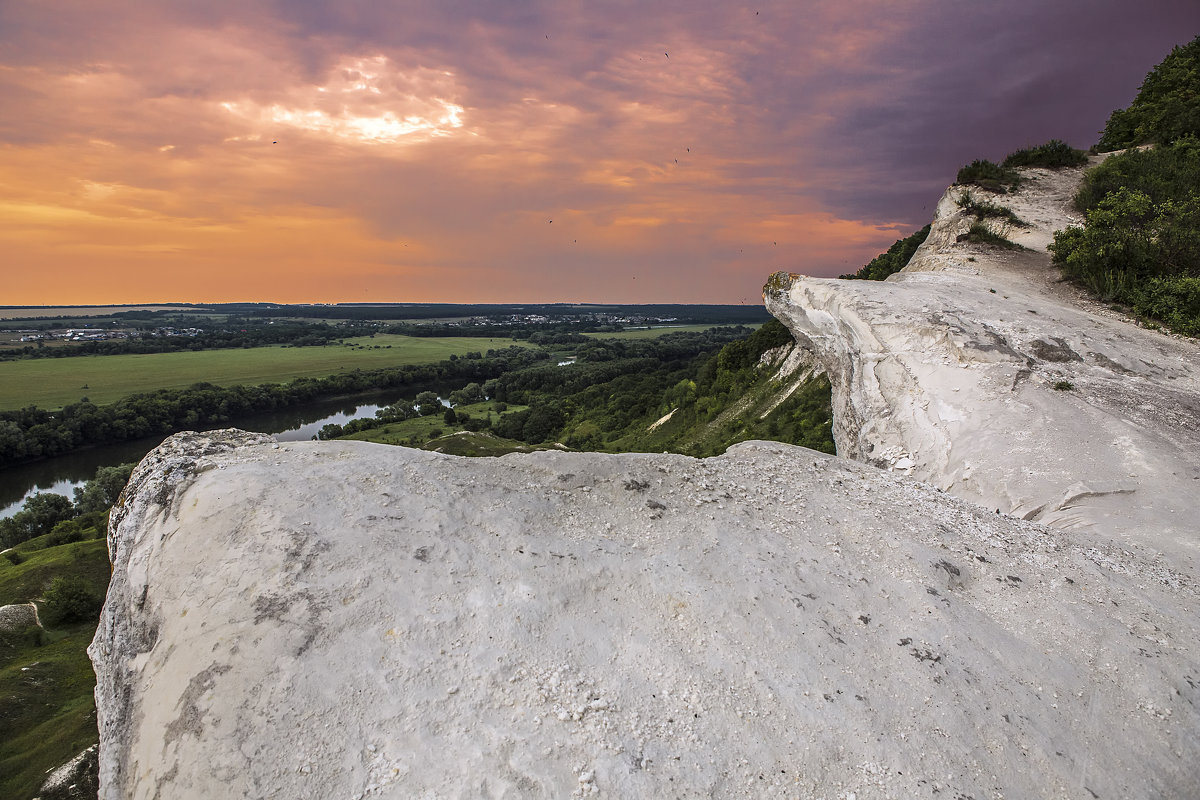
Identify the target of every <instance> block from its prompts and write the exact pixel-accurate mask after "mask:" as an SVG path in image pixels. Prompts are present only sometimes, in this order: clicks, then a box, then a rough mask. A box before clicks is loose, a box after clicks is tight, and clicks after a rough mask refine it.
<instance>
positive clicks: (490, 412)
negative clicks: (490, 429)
mask: <svg viewBox="0 0 1200 800" xmlns="http://www.w3.org/2000/svg"><path fill="white" fill-rule="evenodd" d="M493 405H494V404H493V403H471V404H468V405H460V406H458V407H457V408H455V411H465V412H466V413H468V414H470V415H471V416H472V417H475V418H476V419H484V418H485V417H486V418H488V419H490V420H491V421H492V424H495V423H496V422H497V420H499V419H500V416H501V415H500V414H498V413H496V411H495V410H494V409H493ZM526 408H528V406H518V405H510V406H509V407H508V410H507V411H505V412H504V413H505V414H511V413H513V412H516V411H524V410H525V409H526ZM438 430H440V431H442V433H452V432H454V431H461V430H463V427H462V425H458V424H454V425H447V424H446V422H445V420H443V419H442V415H441V414H432V415H430V416H428V417H416V418H414V419H406V420H404V421H403V422H390V423H388V424H387V425H380V426H379V427H378V428H371V429H369V430H365V431H359V432H358V433H352V434H350V435H349V436H343V437H342V438H343V439H354V440H355V441H360V442H378V443H380V444H409V442H410V441H411V440H412V439H414V438H415V439H416V440H418V441H421V442H424V441H425V440H427V439H429V438H430V436H431V434H432V433H433V432H434V431H438Z"/></svg>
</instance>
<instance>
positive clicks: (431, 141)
mask: <svg viewBox="0 0 1200 800" xmlns="http://www.w3.org/2000/svg"><path fill="white" fill-rule="evenodd" d="M1146 16H1147V15H1144V14H1143V13H1142V12H1141V11H1139V10H1138V9H1137V7H1135V6H1134V5H1133V4H1128V5H1122V4H1105V5H1103V6H1095V5H1094V4H1091V3H1085V2H1083V0H1069V2H1066V3H1062V4H1044V3H1039V2H1034V1H1033V0H1018V2H1014V3H1007V4H1003V5H999V4H964V3H958V2H949V1H948V0H905V2H889V3H860V4H845V3H838V2H832V0H830V1H829V2H824V1H822V2H811V3H806V4H804V5H803V7H799V6H797V5H796V4H794V3H783V2H767V3H763V4H761V5H758V6H756V7H754V8H748V7H737V6H734V5H730V4H712V5H698V4H695V3H684V2H665V3H661V4H657V5H656V6H654V7H653V8H648V7H646V6H645V4H643V3H635V2H632V0H630V2H609V3H597V4H586V5H583V4H577V5H568V4H561V3H551V2H523V3H489V4H479V3H465V2H438V3H434V2H415V3H405V4H393V3H382V2H370V0H342V2H315V1H314V0H289V2H287V3H283V2H267V1H266V0H246V1H244V2H236V3H235V2H231V1H226V0H214V1H213V2H210V3H205V4H182V3H170V2H167V3H148V2H129V1H128V0H124V1H118V2H114V3H110V4H104V6H103V8H101V7H98V6H95V5H94V4H84V3H76V4H55V5H54V7H53V8H52V7H51V6H50V5H49V4H42V3H35V2H31V1H30V0H14V2H11V3H6V4H3V5H0V53H3V56H0V184H2V185H3V188H0V205H2V206H3V207H4V208H5V209H6V215H7V216H6V218H5V219H4V220H3V221H0V247H3V248H4V249H5V252H6V258H8V259H9V260H10V262H11V263H13V264H15V265H16V270H17V271H18V272H20V273H21V277H20V278H19V279H18V280H17V281H15V282H14V283H13V285H12V287H10V288H11V290H12V292H14V294H12V295H11V296H12V297H13V300H12V301H11V302H26V301H28V302H33V300H30V299H28V298H33V297H34V296H35V295H36V296H37V297H39V298H42V297H43V295H44V294H45V292H47V291H54V292H59V293H60V294H61V293H63V292H66V291H72V292H75V294H74V295H73V296H72V297H71V298H67V297H64V296H54V297H50V298H46V299H49V300H53V301H55V302H64V301H68V300H70V301H72V302H83V301H84V300H86V298H87V297H95V299H97V300H101V299H102V300H104V301H110V300H126V301H135V300H137V301H140V300H164V299H209V300H216V299H229V298H234V297H236V298H243V299H244V298H247V297H261V298H264V299H279V300H305V299H312V300H323V301H328V300H337V299H348V300H361V299H363V296H362V295H363V293H364V292H367V293H370V292H377V293H379V294H377V295H376V296H375V298H374V299H389V300H450V299H459V300H464V301H479V300H489V299H507V300H553V299H577V300H595V301H604V300H622V301H638V300H641V301H647V302H649V301H664V300H668V301H669V300H673V299H674V300H680V301H684V300H687V301H702V300H707V301H728V300H733V301H735V302H736V301H740V300H741V299H742V298H743V297H751V296H754V297H756V296H757V291H758V287H759V286H760V285H761V283H762V280H763V278H764V277H765V276H766V275H768V274H769V273H770V272H772V271H774V270H775V269H781V268H783V269H790V270H793V271H800V272H807V273H810V274H818V275H834V274H839V273H841V272H847V271H850V270H852V269H854V268H856V267H857V266H858V265H859V264H861V263H863V262H865V261H866V260H867V259H869V258H870V257H871V256H873V255H874V254H875V253H878V252H880V251H882V250H883V249H885V248H886V247H887V246H888V245H889V244H890V243H891V241H893V240H894V239H895V238H897V237H899V236H901V235H905V234H907V233H909V232H911V231H912V230H915V229H916V228H918V227H920V226H921V225H922V224H924V222H926V221H927V220H928V217H929V214H930V213H931V209H932V207H933V204H934V203H935V202H936V199H937V197H938V195H939V194H940V192H941V191H942V189H943V188H944V187H945V185H946V184H947V183H948V182H949V180H951V179H952V177H953V174H954V171H955V170H956V169H957V167H958V166H960V165H961V164H962V163H965V162H966V161H969V160H971V159H973V158H976V157H981V156H983V157H991V158H998V157H1001V156H1003V154H1004V153H1005V152H1007V151H1008V150H1010V149H1014V148H1016V147H1018V146H1021V145H1024V144H1029V143H1032V142H1034V141H1044V140H1045V139H1048V138H1051V137H1059V138H1068V139H1070V140H1072V141H1075V142H1077V143H1079V144H1083V145H1086V144H1088V143H1089V136H1091V135H1092V134H1094V131H1096V130H1098V129H1099V127H1100V126H1101V125H1102V124H1103V122H1104V119H1105V118H1106V117H1107V114H1108V112H1109V111H1111V109H1112V108H1115V107H1117V106H1119V105H1124V104H1125V103H1127V102H1128V99H1129V98H1130V97H1131V96H1132V92H1133V91H1134V90H1136V86H1137V84H1138V82H1140V80H1141V77H1142V75H1144V73H1145V71H1146V69H1148V68H1149V67H1150V66H1151V65H1153V63H1156V62H1157V61H1158V60H1161V58H1162V56H1163V55H1165V53H1166V52H1167V50H1168V49H1169V46H1170V44H1173V43H1177V42H1179V41H1181V37H1182V36H1183V35H1184V34H1185V33H1186V32H1188V31H1191V30H1194V29H1195V28H1196V26H1195V24H1192V23H1194V22H1196V21H1200V20H1198V19H1196V18H1197V16H1198V12H1196V11H1195V10H1194V9H1193V8H1192V6H1191V5H1190V4H1185V3H1177V2H1175V0H1165V3H1164V5H1163V7H1162V14H1160V15H1150V18H1147V19H1141V17H1146ZM1139 20H1140V23H1139ZM1135 23H1138V24H1135ZM1181 31H1182V32H1183V33H1181ZM1119 44H1121V45H1124V46H1123V47H1118V45H1119ZM550 220H553V222H551V221H550ZM47 270H53V271H54V274H55V275H56V276H57V277H58V278H59V280H56V281H55V282H54V285H53V286H47V285H46V282H45V280H44V277H42V278H39V276H44V275H45V274H47ZM101 274H102V275H103V278H102V279H101V278H100V277H98V276H99V275H101ZM181 276H186V279H185V278H184V277H181ZM295 276H303V277H302V279H301V278H296V277H295ZM39 281H40V282H39ZM68 287H69V288H68ZM88 292H92V293H94V294H92V295H89V294H88ZM100 293H103V297H101V296H100ZM177 293H182V294H177ZM201 295H203V297H202V298H201ZM21 298H26V299H25V300H22V299H21Z"/></svg>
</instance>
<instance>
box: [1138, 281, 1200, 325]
mask: <svg viewBox="0 0 1200 800" xmlns="http://www.w3.org/2000/svg"><path fill="white" fill-rule="evenodd" d="M1133 310H1134V312H1136V313H1137V314H1139V315H1141V316H1143V317H1147V318H1149V319H1156V320H1159V321H1161V322H1162V323H1163V324H1165V325H1166V326H1167V327H1168V328H1170V329H1171V330H1173V331H1175V332H1176V333H1182V334H1184V335H1185V336H1200V278H1196V277H1183V276H1171V277H1156V278H1150V279H1149V280H1147V281H1145V282H1144V283H1142V284H1141V285H1140V286H1138V289H1137V292H1136V293H1135V294H1134V296H1133Z"/></svg>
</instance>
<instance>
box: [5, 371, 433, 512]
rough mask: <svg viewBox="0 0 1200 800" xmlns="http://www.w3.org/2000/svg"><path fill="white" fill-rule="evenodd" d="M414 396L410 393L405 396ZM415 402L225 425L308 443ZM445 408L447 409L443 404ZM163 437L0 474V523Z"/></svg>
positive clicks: (338, 406) (373, 400)
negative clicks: (329, 428) (42, 495)
mask: <svg viewBox="0 0 1200 800" xmlns="http://www.w3.org/2000/svg"><path fill="white" fill-rule="evenodd" d="M405 394H406V395H409V394H411V395H412V396H413V397H415V396H416V395H415V393H412V390H411V389H410V390H409V391H408V392H406V393H405ZM400 399H410V400H411V399H412V398H411V397H404V398H401V397H398V396H397V395H396V394H395V393H385V392H372V393H369V394H363V395H356V396H354V397H351V398H343V399H341V400H326V401H322V402H319V403H310V404H308V405H305V406H303V407H300V408H291V409H286V410H282V411H273V412H270V413H266V414H255V415H253V416H248V417H241V418H238V419H234V420H231V421H230V422H228V423H225V424H223V425H222V426H221V427H225V428H241V429H242V430H246V431H256V432H258V433H270V434H273V435H274V436H275V438H276V439H278V440H279V441H281V442H299V441H307V440H309V439H311V438H313V437H314V436H316V435H317V431H319V430H321V428H322V427H323V426H325V425H328V424H330V423H336V424H338V425H344V424H345V423H347V422H349V421H350V420H352V419H358V418H360V417H373V416H375V412H376V411H378V410H379V409H381V408H383V407H384V406H386V405H389V404H390V403H394V402H397V401H398V400H400ZM442 403H443V405H449V404H448V403H446V401H445V400H443V401H442ZM163 438H165V437H162V436H152V437H149V438H146V439H138V440H136V441H132V442H122V443H121V444H111V445H105V446H103V447H91V448H86V449H84V450H78V451H76V452H74V453H69V454H67V455H65V456H59V457H57V458H48V459H45V460H44V461H36V462H34V463H32V464H27V465H25V466H21V467H12V468H10V469H5V470H0V519H4V518H5V517H11V516H12V515H13V514H15V513H17V512H18V511H20V510H21V506H22V505H23V504H24V503H25V500H26V498H28V497H32V496H33V495H34V494H35V493H37V492H57V493H58V494H61V495H65V496H67V497H69V498H73V497H74V492H75V489H76V487H79V486H82V485H83V484H84V483H85V482H86V481H87V480H88V479H90V478H92V477H94V476H95V474H96V470H97V469H98V468H100V467H111V466H116V465H117V464H126V463H129V462H133V461H140V460H141V459H142V457H143V456H145V455H146V453H149V452H150V451H151V450H153V449H154V448H155V447H157V446H158V445H159V443H160V442H162V440H163Z"/></svg>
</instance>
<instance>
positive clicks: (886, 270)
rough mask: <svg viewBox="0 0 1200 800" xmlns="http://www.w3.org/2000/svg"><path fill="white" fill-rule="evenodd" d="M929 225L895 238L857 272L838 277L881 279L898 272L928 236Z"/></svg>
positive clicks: (868, 279) (847, 278)
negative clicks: (892, 242)
mask: <svg viewBox="0 0 1200 800" xmlns="http://www.w3.org/2000/svg"><path fill="white" fill-rule="evenodd" d="M930 227H931V226H930V225H926V226H925V227H924V228H921V230H919V231H917V232H916V233H913V234H911V235H909V236H905V237H904V238H903V239H897V240H896V242H895V243H894V244H893V245H892V246H891V247H889V248H888V249H887V252H886V253H880V254H879V255H877V256H875V257H874V258H872V259H871V260H870V261H869V262H867V264H866V265H865V266H863V268H862V269H860V270H859V271H858V272H855V273H851V274H849V275H842V276H840V277H841V278H844V279H846V280H867V281H881V280H883V279H884V278H886V277H887V276H889V275H892V274H894V273H896V272H899V271H900V270H902V269H904V268H905V267H906V266H907V265H908V262H909V261H910V260H912V257H913V253H915V252H917V248H918V247H920V246H921V244H922V243H923V242H924V241H925V239H926V238H928V236H929V229H930Z"/></svg>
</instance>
